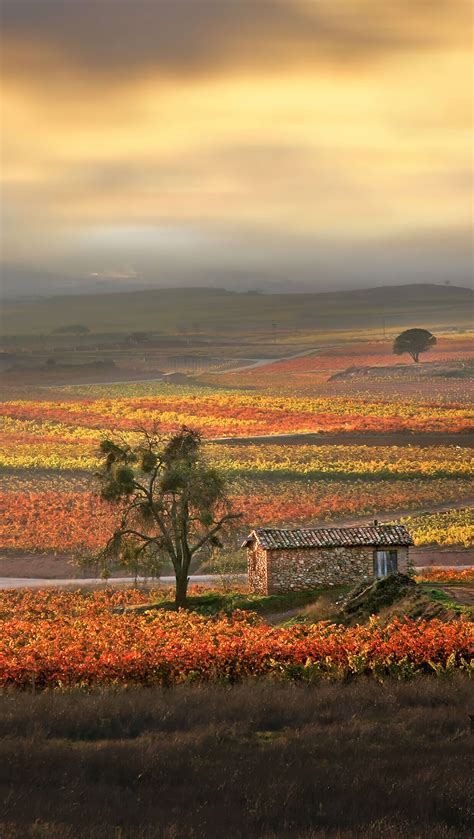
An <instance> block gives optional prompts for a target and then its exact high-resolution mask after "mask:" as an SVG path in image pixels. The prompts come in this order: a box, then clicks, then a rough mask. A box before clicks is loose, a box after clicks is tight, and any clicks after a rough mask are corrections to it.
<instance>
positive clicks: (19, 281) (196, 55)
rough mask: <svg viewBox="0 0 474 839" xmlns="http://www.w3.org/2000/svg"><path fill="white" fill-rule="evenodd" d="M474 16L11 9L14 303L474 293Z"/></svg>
mask: <svg viewBox="0 0 474 839" xmlns="http://www.w3.org/2000/svg"><path fill="white" fill-rule="evenodd" d="M472 14H473V5H472V3H471V0H382V1H381V0H212V1H211V0H2V5H1V15H2V39H1V61H2V79H3V82H2V87H3V90H2V97H3V105H2V114H1V124H2V147H1V164H2V165H1V179H2V190H1V198H2V201H1V209H2V245H1V256H2V262H3V272H2V273H3V276H4V280H5V283H6V285H7V287H8V289H9V290H11V288H10V287H11V286H12V285H13V290H15V288H16V289H17V290H18V292H19V293H21V292H24V291H33V292H34V291H40V292H44V291H45V290H46V291H52V290H57V289H58V288H63V287H65V288H70V289H73V288H74V290H77V288H82V289H84V290H91V289H92V290H94V289H100V290H103V289H104V288H110V289H112V290H119V289H121V288H124V287H142V286H143V285H147V284H154V285H156V286H170V285H218V286H223V287H227V288H242V289H243V290H244V289H248V288H259V289H265V288H272V289H282V290H292V289H293V290H303V289H309V288H310V289H314V290H326V289H329V288H350V287H367V286H371V285H383V284H391V283H407V282H430V281H433V282H443V281H446V280H449V281H450V282H451V283H452V284H458V285H468V284H469V282H470V275H471V268H472V263H471V259H472V252H471V241H472V240H471V232H470V226H471V222H472V195H473V193H472V182H471V176H472V138H471V131H472V69H473V68H472V56H471V51H470V50H471V43H472Z"/></svg>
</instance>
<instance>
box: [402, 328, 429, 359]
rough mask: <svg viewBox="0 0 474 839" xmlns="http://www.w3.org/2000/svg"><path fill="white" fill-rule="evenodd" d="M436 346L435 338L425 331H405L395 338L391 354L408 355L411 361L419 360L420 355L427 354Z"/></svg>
mask: <svg viewBox="0 0 474 839" xmlns="http://www.w3.org/2000/svg"><path fill="white" fill-rule="evenodd" d="M435 344H436V338H435V336H434V335H432V334H431V332H428V330H427V329H406V330H405V331H404V332H401V333H400V335H398V336H397V338H395V341H394V342H393V352H394V353H395V355H403V353H408V354H409V355H411V357H412V359H413V361H416V362H418V361H419V360H420V354H421V353H424V352H427V351H428V350H429V349H431V347H434V346H435Z"/></svg>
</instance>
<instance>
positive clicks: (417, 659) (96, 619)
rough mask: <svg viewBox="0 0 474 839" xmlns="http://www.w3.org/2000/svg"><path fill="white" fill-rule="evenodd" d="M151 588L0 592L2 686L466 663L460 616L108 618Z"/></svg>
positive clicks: (408, 670) (467, 638)
mask: <svg viewBox="0 0 474 839" xmlns="http://www.w3.org/2000/svg"><path fill="white" fill-rule="evenodd" d="M140 597H141V599H142V602H144V599H145V597H148V598H149V597H150V595H149V594H146V595H145V594H142V595H139V594H133V595H132V598H127V597H126V596H125V597H124V595H121V594H119V595H116V594H113V593H112V594H108V593H104V592H100V593H97V592H96V593H95V594H92V595H90V596H84V595H80V594H78V593H64V592H63V593H51V592H36V593H31V592H14V593H11V592H8V593H2V595H1V603H0V609H1V615H2V620H3V628H2V632H1V635H0V684H2V685H6V686H12V687H20V688H28V687H30V688H31V687H34V688H36V689H41V688H47V687H49V688H63V689H67V688H71V687H74V686H83V687H90V686H99V685H130V684H142V685H149V684H161V685H173V684H177V683H180V682H184V681H188V680H193V681H196V680H198V681H214V680H219V681H223V680H224V681H229V682H234V681H237V680H239V679H244V678H249V677H255V676H264V675H273V676H280V677H281V676H284V677H287V678H288V677H290V678H306V679H308V680H310V679H313V678H317V677H321V676H323V677H328V676H332V677H344V676H347V675H350V674H352V675H356V674H361V675H363V674H373V675H375V676H376V677H379V678H381V677H386V676H388V675H395V676H397V677H402V676H411V675H414V674H415V673H420V672H437V673H441V672H446V671H451V670H453V669H457V668H461V669H468V668H469V663H470V660H471V658H472V654H473V651H474V628H473V626H472V624H469V623H468V622H467V621H462V620H458V621H453V622H450V623H442V622H441V621H437V620H433V621H431V622H424V621H411V620H406V621H398V620H394V621H393V622H392V623H391V624H389V625H386V626H382V625H381V624H380V623H379V622H377V620H375V619H372V620H371V621H370V622H369V624H366V625H363V626H355V627H352V628H345V627H341V626H336V625H332V624H329V623H328V622H322V623H319V624H314V625H312V626H305V627H303V626H295V627H291V628H273V627H269V626H266V625H264V624H263V622H261V621H260V619H258V618H257V617H256V616H255V615H252V614H247V613H244V612H236V613H234V615H233V616H232V617H231V618H228V617H224V616H222V615H221V616H217V617H216V618H209V617H202V616H198V615H196V614H192V613H188V612H184V611H180V612H177V613H176V612H163V611H159V610H154V611H149V612H145V613H144V614H140V615H137V614H131V613H125V614H116V613H114V612H113V611H112V608H113V606H116V605H117V603H123V602H124V600H127V599H128V600H130V599H133V600H134V601H135V602H140Z"/></svg>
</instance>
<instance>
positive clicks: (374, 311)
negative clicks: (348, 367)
mask: <svg viewBox="0 0 474 839" xmlns="http://www.w3.org/2000/svg"><path fill="white" fill-rule="evenodd" d="M473 303H474V292H473V291H472V290H471V289H468V288H461V287H457V286H450V285H434V284H432V285H430V284H412V285H400V286H386V287H382V286H379V287H376V288H368V289H358V290H355V291H334V292H319V293H314V294H309V293H299V294H262V293H258V292H242V293H238V292H233V291H226V290H225V289H219V288H173V289H154V290H151V291H133V292H117V293H107V294H80V295H79V294H77V295H61V296H59V295H57V296H52V297H48V298H46V297H37V298H34V299H33V298H29V299H27V298H24V299H16V300H5V301H4V305H3V316H4V333H5V334H8V335H13V334H30V335H32V334H49V333H51V332H52V331H53V330H55V329H58V328H60V327H62V326H64V325H65V324H66V325H67V324H69V323H71V322H74V323H79V324H83V325H84V326H86V327H88V329H89V330H90V331H91V333H92V334H94V333H95V334H103V333H114V334H124V333H127V332H131V331H137V330H143V331H151V332H158V333H160V334H163V335H170V334H172V335H176V334H180V335H187V334H196V333H199V334H202V335H205V334H211V335H212V334H220V335H223V336H225V335H232V334H234V335H236V334H239V333H242V334H245V333H256V332H258V331H259V330H264V331H269V330H270V331H271V330H272V329H273V330H275V332H276V333H281V334H282V333H284V332H285V331H287V330H290V331H294V330H298V329H301V330H305V331H310V330H313V329H314V330H316V331H317V330H324V331H325V330H333V329H336V330H337V329H345V330H347V329H351V328H354V329H362V328H377V329H379V330H381V329H382V328H384V327H387V329H389V330H390V331H393V329H394V328H398V327H401V326H404V327H406V326H408V325H416V326H426V327H428V328H431V329H436V328H437V327H440V326H442V327H443V328H450V327H452V328H453V329H456V328H459V327H471V326H472V311H473Z"/></svg>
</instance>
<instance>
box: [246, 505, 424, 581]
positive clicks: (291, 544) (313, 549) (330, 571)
mask: <svg viewBox="0 0 474 839" xmlns="http://www.w3.org/2000/svg"><path fill="white" fill-rule="evenodd" d="M410 545H413V540H412V538H411V536H410V534H409V532H408V530H407V529H406V528H405V527H402V526H401V525H395V524H379V523H378V522H377V521H375V522H374V524H373V525H368V526H363V527H318V528H298V529H297V530H279V529H274V528H266V527H259V528H257V529H256V530H253V531H252V532H251V533H250V534H249V535H248V536H247V538H246V539H245V541H244V542H243V544H242V547H245V548H247V561H248V576H249V585H250V589H251V591H254V592H257V593H258V594H278V593H280V592H285V591H302V590H303V589H307V588H314V587H316V586H319V585H321V586H331V585H343V584H344V583H355V582H358V581H359V580H372V579H375V578H376V577H386V576H388V575H389V574H396V573H397V572H401V573H406V572H407V570H408V564H409V549H410Z"/></svg>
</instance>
